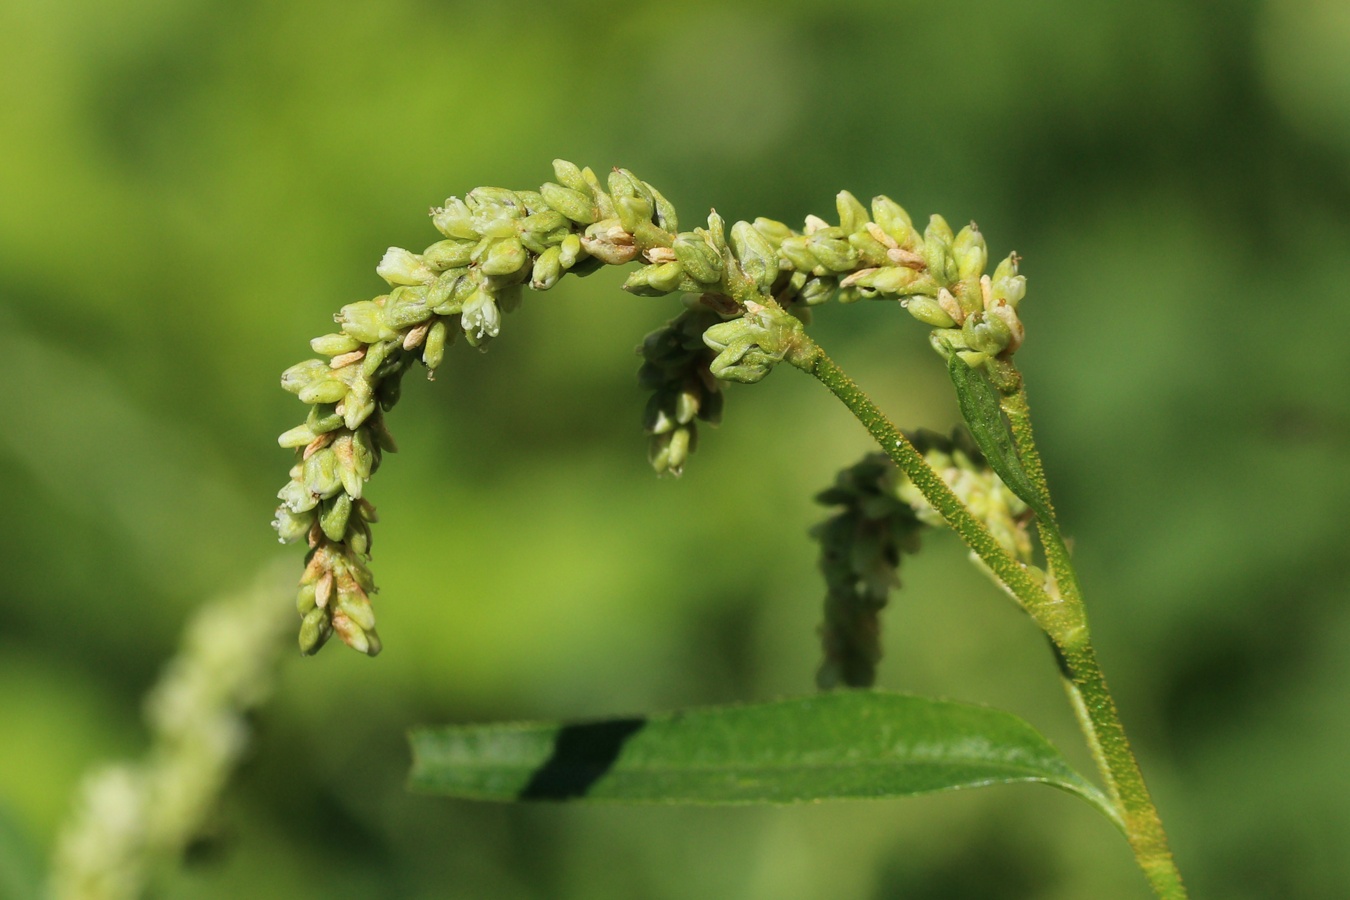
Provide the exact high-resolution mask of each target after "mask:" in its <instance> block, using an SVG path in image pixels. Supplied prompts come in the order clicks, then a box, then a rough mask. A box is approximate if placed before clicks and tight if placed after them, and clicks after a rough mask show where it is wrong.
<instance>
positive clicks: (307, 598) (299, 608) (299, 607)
mask: <svg viewBox="0 0 1350 900" xmlns="http://www.w3.org/2000/svg"><path fill="white" fill-rule="evenodd" d="M317 594H318V589H317V588H316V587H315V586H314V585H312V584H302V585H300V590H298V591H296V592H295V611H296V612H298V613H300V615H302V616H304V615H305V614H307V613H308V612H309V611H310V610H311V609H314V607H316V606H318V605H319V601H318V598H317V596H316V595H317Z"/></svg>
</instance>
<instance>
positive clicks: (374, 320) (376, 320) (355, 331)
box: [337, 300, 397, 344]
mask: <svg viewBox="0 0 1350 900" xmlns="http://www.w3.org/2000/svg"><path fill="white" fill-rule="evenodd" d="M337 322H338V324H339V325H341V326H342V330H343V331H345V332H346V333H347V334H349V335H351V336H352V337H354V338H356V339H357V340H358V341H360V342H361V343H363V344H373V343H375V342H376V341H388V340H393V339H394V338H395V337H396V336H397V333H396V332H395V331H394V330H393V329H392V328H390V327H389V326H388V325H386V324H385V323H384V318H383V316H382V315H381V308H380V305H379V304H378V303H376V302H375V301H373V300H361V301H359V302H357V303H348V304H347V305H346V306H344V307H342V309H341V310H339V311H338V314H337Z"/></svg>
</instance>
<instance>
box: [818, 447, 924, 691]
mask: <svg viewBox="0 0 1350 900" xmlns="http://www.w3.org/2000/svg"><path fill="white" fill-rule="evenodd" d="M899 477H900V476H899V470H898V469H897V468H896V467H895V465H894V464H893V463H892V462H891V461H890V460H889V459H887V458H886V457H885V456H884V455H882V454H880V453H873V454H869V455H867V456H865V457H863V459H862V461H860V462H858V463H857V464H855V465H853V466H850V467H849V468H847V469H844V470H843V471H842V472H840V473H839V475H838V477H837V478H836V479H835V483H834V486H833V487H831V488H829V489H828V490H826V491H823V492H821V493H820V494H819V495H818V496H817V497H816V501H817V502H818V503H822V504H824V505H826V506H841V507H843V509H842V510H840V511H839V512H837V513H836V514H835V515H833V516H832V517H830V518H829V519H826V520H825V521H824V522H822V523H820V524H819V525H817V526H816V527H815V528H814V529H812V532H811V534H812V536H813V537H815V538H816V540H818V541H819V542H820V571H821V574H823V575H824V576H825V585H826V589H827V592H826V595H825V620H824V622H823V623H822V624H821V626H820V640H821V646H822V648H823V650H824V660H823V661H822V662H821V664H820V669H819V670H818V671H817V673H816V683H817V684H818V685H819V686H820V687H821V689H822V690H829V689H831V688H835V687H839V686H846V687H868V686H870V685H871V684H872V683H873V682H874V681H875V680H876V669H877V663H878V662H880V661H881V619H880V614H881V610H882V609H883V608H885V606H886V603H887V600H888V599H889V597H890V592H891V589H892V588H898V587H899V586H900V579H899V577H898V576H897V570H898V568H899V565H900V555H901V554H902V553H916V552H918V549H919V537H920V533H921V532H922V530H923V523H922V522H921V521H920V520H919V519H918V518H917V517H916V516H915V514H914V511H913V510H912V509H911V508H910V506H909V504H907V503H906V502H905V501H903V500H901V499H900V497H899V496H898V494H897V492H896V487H897V481H898V479H899Z"/></svg>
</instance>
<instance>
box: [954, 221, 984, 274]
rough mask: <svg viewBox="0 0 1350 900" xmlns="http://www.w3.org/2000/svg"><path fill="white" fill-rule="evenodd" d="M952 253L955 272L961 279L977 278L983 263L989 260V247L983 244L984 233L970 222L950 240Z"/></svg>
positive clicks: (981, 270) (982, 268) (981, 272)
mask: <svg viewBox="0 0 1350 900" xmlns="http://www.w3.org/2000/svg"><path fill="white" fill-rule="evenodd" d="M952 253H953V254H954V255H955V257H956V267H957V272H958V274H959V276H960V278H961V280H963V281H966V280H971V281H975V280H978V279H979V277H980V276H981V275H983V274H984V267H985V264H986V263H987V262H988V261H989V249H988V247H986V246H985V243H984V235H982V234H980V230H979V228H977V227H976V226H975V223H974V222H971V223H970V224H969V225H967V226H966V227H965V228H962V229H961V233H960V234H958V235H957V236H956V239H955V240H954V241H953V242H952Z"/></svg>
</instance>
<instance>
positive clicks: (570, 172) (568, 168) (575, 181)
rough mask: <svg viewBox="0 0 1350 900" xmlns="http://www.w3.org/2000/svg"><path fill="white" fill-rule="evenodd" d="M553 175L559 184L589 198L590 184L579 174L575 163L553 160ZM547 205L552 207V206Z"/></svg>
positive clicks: (579, 171)
mask: <svg viewBox="0 0 1350 900" xmlns="http://www.w3.org/2000/svg"><path fill="white" fill-rule="evenodd" d="M553 174H554V177H556V178H557V179H558V181H559V183H560V184H562V185H564V186H566V187H569V188H571V189H572V190H574V191H578V192H580V193H582V194H585V195H587V197H589V196H590V194H591V186H590V183H589V182H587V181H586V178H585V177H584V176H583V175H582V174H581V169H579V168H578V167H577V166H576V164H575V163H570V162H568V161H567V160H565V159H555V160H554V161H553ZM549 205H550V206H552V204H549ZM554 209H557V207H554ZM587 224H590V223H587Z"/></svg>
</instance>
